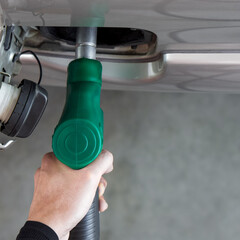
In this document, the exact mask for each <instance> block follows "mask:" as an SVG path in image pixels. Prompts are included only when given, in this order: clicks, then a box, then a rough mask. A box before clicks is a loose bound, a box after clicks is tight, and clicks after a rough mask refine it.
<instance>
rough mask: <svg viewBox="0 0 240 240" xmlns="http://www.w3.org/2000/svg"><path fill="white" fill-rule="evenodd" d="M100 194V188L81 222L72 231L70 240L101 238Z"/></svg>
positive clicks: (96, 239) (97, 239)
mask: <svg viewBox="0 0 240 240" xmlns="http://www.w3.org/2000/svg"><path fill="white" fill-rule="evenodd" d="M99 225H100V224H99V196H98V190H97V192H96V195H95V197H94V200H93V203H92V206H91V208H90V209H89V211H88V213H87V214H86V216H85V217H84V218H83V219H82V221H81V222H80V223H78V224H77V226H76V227H75V228H74V229H73V230H72V231H71V232H70V237H69V240H99V239H100V226H99Z"/></svg>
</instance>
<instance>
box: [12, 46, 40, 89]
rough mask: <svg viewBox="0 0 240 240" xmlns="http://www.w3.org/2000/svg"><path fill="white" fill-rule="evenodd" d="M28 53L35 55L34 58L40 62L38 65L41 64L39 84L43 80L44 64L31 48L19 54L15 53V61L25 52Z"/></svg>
mask: <svg viewBox="0 0 240 240" xmlns="http://www.w3.org/2000/svg"><path fill="white" fill-rule="evenodd" d="M26 53H30V54H32V55H33V56H34V58H35V59H36V61H37V63H38V66H39V80H38V85H40V83H41V81H42V64H41V62H40V60H39V58H38V56H37V54H36V53H35V52H33V51H31V50H26V51H23V52H21V53H19V54H17V55H15V57H14V58H13V62H15V61H17V60H19V58H20V56H21V55H23V54H26Z"/></svg>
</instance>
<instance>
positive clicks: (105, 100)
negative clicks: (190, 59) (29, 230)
mask: <svg viewBox="0 0 240 240" xmlns="http://www.w3.org/2000/svg"><path fill="white" fill-rule="evenodd" d="M48 90H49V95H50V101H49V105H48V107H47V110H46V112H45V114H44V117H43V119H42V121H41V122H40V124H39V125H38V127H37V129H36V131H35V132H34V134H33V135H32V136H31V137H30V138H28V139H25V140H20V141H18V142H17V143H16V144H15V145H14V146H13V147H12V148H11V149H9V150H7V151H5V152H1V153H0V163H1V168H0V239H1V240H9V239H14V238H15V236H16V235H17V232H18V230H19V229H20V227H21V226H22V225H23V224H24V222H25V220H26V216H27V211H28V208H29V205H30V202H31V197H32V191H33V175H34V172H35V170H36V168H37V167H38V166H39V165H40V162H41V157H42V155H43V154H44V153H45V152H47V151H50V150H51V135H52V132H53V129H54V126H55V125H56V123H57V121H58V119H59V116H60V114H61V110H62V107H63V103H64V96H65V90H64V89H61V88H59V89H53V88H48ZM239 103H240V95H239V96H238V95H214V94H211V95H210V94H209V95H207V94H195V95H193V94H189V95H187V94H160V93H136V92H103V94H102V108H103V110H104V112H105V148H107V149H109V150H111V151H112V152H113V153H114V156H115V169H114V172H113V173H112V174H110V175H109V176H107V180H108V182H109V187H108V189H107V191H106V199H107V200H108V202H109V210H108V211H107V212H106V213H103V214H101V225H102V226H101V230H102V239H104V240H112V239H114V240H118V239H119V240H120V239H121V240H122V239H142V240H145V239H148V240H156V239H161V240H165V239H166V240H192V239H194V240H202V239H204V240H215V239H216V240H225V239H228V240H235V239H239V236H240V228H239V223H240V187H239V182H240V158H239V155H240V154H239V153H240V148H239V146H240V128H239V122H240V111H239V105H240V104H239Z"/></svg>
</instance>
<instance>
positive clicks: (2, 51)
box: [0, 25, 29, 87]
mask: <svg viewBox="0 0 240 240" xmlns="http://www.w3.org/2000/svg"><path fill="white" fill-rule="evenodd" d="M28 32H29V27H23V26H14V25H12V26H3V27H2V28H1V30H0V33H1V34H0V36H1V39H0V56H1V59H4V61H0V72H1V75H0V87H1V82H2V81H3V80H4V77H5V76H6V74H5V75H4V74H3V73H7V74H8V75H11V76H14V75H17V74H19V72H20V70H21V64H20V63H19V62H14V61H13V59H14V56H15V55H16V54H19V53H20V52H21V50H22V48H23V45H24V40H25V38H26V37H27V35H28ZM9 80H10V79H9Z"/></svg>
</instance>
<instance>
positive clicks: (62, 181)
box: [28, 150, 113, 240]
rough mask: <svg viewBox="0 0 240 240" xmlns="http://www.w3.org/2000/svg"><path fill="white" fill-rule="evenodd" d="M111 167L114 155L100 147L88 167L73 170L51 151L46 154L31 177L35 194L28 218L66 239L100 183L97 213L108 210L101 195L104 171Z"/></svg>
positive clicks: (104, 186)
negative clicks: (99, 150)
mask: <svg viewBox="0 0 240 240" xmlns="http://www.w3.org/2000/svg"><path fill="white" fill-rule="evenodd" d="M112 170H113V156H112V154H111V153H110V152H108V151H107V150H103V151H102V152H101V153H100V155H99V156H98V157H97V159H96V160H95V161H94V162H92V163H91V164H89V165H88V166H87V167H85V168H83V169H80V170H73V169H71V168H69V167H68V166H66V165H64V164H63V163H61V162H60V161H59V160H57V158H56V157H55V155H54V153H47V154H46V155H45V156H44V157H43V159H42V164H41V167H40V168H39V169H38V170H37V171H36V173H35V176H34V194H33V200H32V204H31V207H30V211H29V216H28V221H37V222H41V223H44V224H46V225H47V226H49V227H51V228H52V229H53V230H54V231H55V232H56V234H57V235H58V237H59V239H61V240H65V239H68V236H69V232H70V231H71V230H72V229H73V228H74V227H75V226H76V225H77V224H78V223H79V222H80V221H81V220H82V218H83V217H84V216H85V215H86V214H87V212H88V210H89V208H90V207H91V203H92V202H93V199H94V196H95V193H96V190H97V187H98V186H99V209H100V212H102V211H105V210H106V209H107V206H108V205H107V203H106V201H105V199H104V197H103V194H104V191H105V188H106V186H107V181H106V180H105V179H104V178H103V177H102V175H103V174H106V173H109V172H111V171H112Z"/></svg>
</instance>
